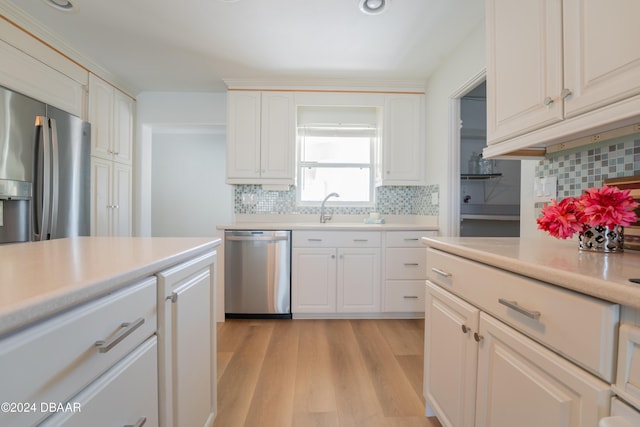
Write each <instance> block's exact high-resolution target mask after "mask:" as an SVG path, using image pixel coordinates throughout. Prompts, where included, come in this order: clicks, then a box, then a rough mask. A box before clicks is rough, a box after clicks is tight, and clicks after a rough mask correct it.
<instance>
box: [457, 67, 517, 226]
mask: <svg viewBox="0 0 640 427" xmlns="http://www.w3.org/2000/svg"><path fill="white" fill-rule="evenodd" d="M486 100H487V97H486V83H485V79H484V76H483V77H482V78H481V79H476V80H475V81H473V82H470V83H469V84H468V85H467V86H466V88H465V90H461V91H460V93H459V96H458V97H455V98H454V99H453V101H454V102H455V103H456V108H453V109H452V113H453V114H454V115H455V116H456V117H454V120H453V123H457V124H458V130H457V132H454V134H456V138H455V139H456V141H455V143H456V148H457V150H454V151H457V156H455V157H454V159H453V161H454V162H456V164H455V167H454V168H452V170H455V171H456V172H455V176H454V177H453V179H455V180H456V181H457V182H456V184H458V185H457V186H452V187H451V188H452V189H454V193H455V194H454V197H453V199H454V200H453V201H452V203H455V204H456V206H455V209H453V210H452V212H456V213H457V218H458V220H457V221H455V224H454V233H456V232H457V234H455V235H459V236H463V237H518V236H519V235H520V162H519V161H516V160H496V159H484V158H483V157H482V150H483V148H484V147H485V146H486V145H487V135H486V134H487V132H486V129H487V126H486V124H487V104H486ZM456 190H457V191H456Z"/></svg>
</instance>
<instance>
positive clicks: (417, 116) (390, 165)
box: [381, 95, 425, 185]
mask: <svg viewBox="0 0 640 427" xmlns="http://www.w3.org/2000/svg"><path fill="white" fill-rule="evenodd" d="M423 105H424V96H422V95H387V96H386V97H385V102H384V112H383V116H384V124H383V129H384V130H383V142H382V144H383V150H382V171H381V174H382V176H381V178H382V183H383V184H387V185H420V184H421V183H422V182H423V181H424V173H423V172H424V167H423V162H424V155H423V153H424V145H425V140H424V132H423V126H422V123H423V121H424V107H423Z"/></svg>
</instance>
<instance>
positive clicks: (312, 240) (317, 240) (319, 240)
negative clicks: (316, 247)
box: [307, 239, 322, 242]
mask: <svg viewBox="0 0 640 427" xmlns="http://www.w3.org/2000/svg"><path fill="white" fill-rule="evenodd" d="M307 240H308V241H310V242H322V239H307Z"/></svg>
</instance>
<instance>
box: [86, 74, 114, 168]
mask: <svg viewBox="0 0 640 427" xmlns="http://www.w3.org/2000/svg"><path fill="white" fill-rule="evenodd" d="M113 94H114V89H113V87H112V86H111V85H109V84H108V83H107V82H105V81H104V80H102V79H100V78H98V77H96V76H94V75H93V74H89V121H90V122H91V155H92V156H97V157H101V158H103V159H108V160H110V159H111V158H112V157H113V147H112V139H113V122H114V118H113V102H114V101H113Z"/></svg>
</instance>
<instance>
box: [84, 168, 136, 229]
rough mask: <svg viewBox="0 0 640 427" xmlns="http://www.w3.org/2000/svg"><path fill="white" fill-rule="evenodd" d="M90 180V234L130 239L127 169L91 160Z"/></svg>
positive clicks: (129, 176) (131, 175) (129, 183)
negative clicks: (127, 237) (128, 237)
mask: <svg viewBox="0 0 640 427" xmlns="http://www.w3.org/2000/svg"><path fill="white" fill-rule="evenodd" d="M91 181H92V184H91V186H92V188H91V235H92V236H130V235H131V229H132V226H131V224H132V215H131V206H132V202H131V200H132V196H131V194H132V191H131V188H132V182H133V174H132V170H131V166H128V165H123V164H120V163H116V162H112V161H109V160H104V159H101V158H98V157H93V158H92V159H91Z"/></svg>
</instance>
